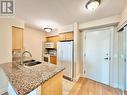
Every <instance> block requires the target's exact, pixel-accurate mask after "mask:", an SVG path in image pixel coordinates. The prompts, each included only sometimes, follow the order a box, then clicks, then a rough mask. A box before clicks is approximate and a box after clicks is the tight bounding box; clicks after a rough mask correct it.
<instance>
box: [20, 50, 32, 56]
mask: <svg viewBox="0 0 127 95" xmlns="http://www.w3.org/2000/svg"><path fill="white" fill-rule="evenodd" d="M25 53H28V54H29V55H30V57H32V54H31V53H30V52H29V51H24V52H23V53H22V56H24V54H25Z"/></svg>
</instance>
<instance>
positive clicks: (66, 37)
mask: <svg viewBox="0 0 127 95" xmlns="http://www.w3.org/2000/svg"><path fill="white" fill-rule="evenodd" d="M73 39H74V38H73V32H67V33H60V34H59V41H70V40H73Z"/></svg>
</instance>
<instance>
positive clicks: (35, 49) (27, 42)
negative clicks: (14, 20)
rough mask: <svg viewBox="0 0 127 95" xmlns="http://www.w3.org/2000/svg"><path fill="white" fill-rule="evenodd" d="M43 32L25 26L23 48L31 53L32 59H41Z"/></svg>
mask: <svg viewBox="0 0 127 95" xmlns="http://www.w3.org/2000/svg"><path fill="white" fill-rule="evenodd" d="M45 36H46V35H45V32H43V31H41V30H37V29H34V28H31V27H29V26H25V30H24V42H23V43H24V48H25V50H28V51H30V52H31V53H32V57H33V59H36V60H38V61H41V60H42V54H43V53H44V42H45V40H46V39H45Z"/></svg>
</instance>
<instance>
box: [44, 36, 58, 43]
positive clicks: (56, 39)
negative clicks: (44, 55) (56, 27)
mask: <svg viewBox="0 0 127 95" xmlns="http://www.w3.org/2000/svg"><path fill="white" fill-rule="evenodd" d="M46 39H47V42H58V41H59V36H51V37H47V38H46Z"/></svg>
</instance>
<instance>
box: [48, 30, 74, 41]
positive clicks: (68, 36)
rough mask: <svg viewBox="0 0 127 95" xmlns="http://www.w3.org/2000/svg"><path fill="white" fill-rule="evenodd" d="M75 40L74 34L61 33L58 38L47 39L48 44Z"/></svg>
mask: <svg viewBox="0 0 127 95" xmlns="http://www.w3.org/2000/svg"><path fill="white" fill-rule="evenodd" d="M71 40H74V34H73V32H66V33H60V34H59V35H57V36H50V37H47V42H59V41H71Z"/></svg>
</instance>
